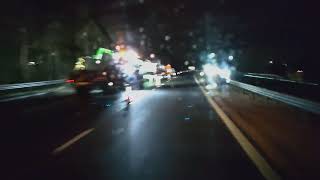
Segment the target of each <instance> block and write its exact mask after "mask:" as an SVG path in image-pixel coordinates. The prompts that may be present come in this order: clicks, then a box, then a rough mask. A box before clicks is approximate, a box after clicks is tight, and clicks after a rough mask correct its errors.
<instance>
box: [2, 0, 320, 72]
mask: <svg viewBox="0 0 320 180" xmlns="http://www.w3.org/2000/svg"><path fill="white" fill-rule="evenodd" d="M126 2H127V3H128V4H129V5H130V6H129V7H130V8H128V9H127V13H128V14H129V15H130V16H129V17H128V19H127V20H128V21H129V22H128V23H129V24H132V26H131V27H135V26H137V27H138V25H139V24H143V23H146V21H145V19H147V18H148V16H150V14H152V13H154V12H155V13H157V19H156V20H157V22H156V23H167V24H169V27H170V30H171V31H173V33H176V34H178V32H180V31H181V28H185V29H187V30H190V31H191V30H197V29H199V28H200V27H198V26H199V25H198V23H197V21H201V20H202V17H203V16H204V14H205V13H209V14H210V15H212V17H235V19H236V21H235V22H236V24H235V25H234V26H235V28H234V29H235V31H237V27H238V26H241V27H243V28H241V32H240V31H239V32H234V33H235V34H236V36H237V37H236V38H235V41H237V42H240V41H241V42H244V44H245V45H243V47H240V48H242V49H244V51H246V50H247V49H253V51H254V49H255V48H256V49H268V52H271V53H270V54H265V57H263V55H261V57H259V58H262V59H263V58H264V59H268V58H273V59H275V60H277V59H279V62H280V61H281V62H285V63H288V64H293V65H294V67H295V68H303V69H304V70H305V72H306V75H307V76H309V77H315V73H314V72H316V69H317V64H318V63H317V61H318V55H317V52H318V44H319V29H320V28H319V23H318V22H319V10H318V9H317V7H318V6H317V5H316V4H315V2H314V3H313V2H307V1H289V0H284V1H283V0H282V1H253V0H242V1H235V0H234V1H231V0H204V1H201V0H199V1H191V0H189V1H178V0H171V1H163V0H159V1H156V0H144V3H143V5H140V6H139V0H127V1H126ZM312 3H313V4H312ZM4 4H5V5H4ZM117 4H119V1H103V0H99V1H98V0H94V1H85V0H82V1H77V2H75V1H62V0H55V1H50V2H46V1H40V0H29V1H17V0H13V1H9V2H7V3H4V2H3V3H2V6H1V22H2V23H1V27H2V31H3V33H2V35H5V34H6V33H10V32H11V31H12V29H16V28H17V27H18V26H20V25H21V24H26V25H27V26H30V27H31V28H34V29H35V30H37V29H41V28H42V26H45V25H46V24H47V23H48V22H50V21H51V20H53V19H60V20H63V21H70V22H71V21H73V20H75V19H77V18H79V16H78V15H77V10H76V9H77V7H79V6H86V7H88V8H89V11H90V12H91V13H92V15H94V16H96V17H99V16H101V17H102V16H108V13H114V12H117V11H121V8H119V7H117ZM181 6H182V8H181ZM137 7H138V8H137ZM175 8H181V9H182V10H181V11H180V12H179V14H178V15H177V16H171V15H170V14H172V11H174V10H175ZM158 21H159V22H158ZM226 23H227V22H226ZM220 24H221V26H222V25H224V22H223V21H222V22H220ZM232 29H233V28H231V30H232ZM174 31H175V32H174ZM226 31H230V29H227V30H226ZM231 33H232V32H231ZM154 36H155V35H154ZM178 39H179V41H183V40H184V38H183V37H182V36H181V37H180V38H178ZM237 42H235V43H237ZM2 46H3V45H2ZM257 51H258V50H257ZM181 57H182V56H181ZM243 58H246V57H243ZM247 58H248V57H247ZM178 59H179V58H178ZM176 61H177V62H178V63H181V62H182V60H180V61H179V60H176ZM243 62H244V63H245V61H243ZM247 63H248V62H247ZM249 69H250V68H249Z"/></svg>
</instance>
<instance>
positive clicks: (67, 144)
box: [52, 128, 94, 155]
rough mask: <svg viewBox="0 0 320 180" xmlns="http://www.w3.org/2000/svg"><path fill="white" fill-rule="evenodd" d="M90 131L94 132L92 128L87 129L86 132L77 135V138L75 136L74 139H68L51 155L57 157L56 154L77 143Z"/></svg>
mask: <svg viewBox="0 0 320 180" xmlns="http://www.w3.org/2000/svg"><path fill="white" fill-rule="evenodd" d="M92 131H94V128H91V129H87V130H85V131H83V132H82V133H80V134H78V135H77V136H75V137H74V138H72V139H70V140H69V141H67V142H66V143H64V144H62V145H61V146H59V147H57V148H56V149H54V150H53V151H52V154H53V155H57V154H59V153H61V152H62V151H63V150H65V149H66V148H68V147H69V146H71V145H72V144H74V143H75V142H77V141H79V140H80V139H81V138H83V137H85V136H86V135H88V134H90V133H91V132H92Z"/></svg>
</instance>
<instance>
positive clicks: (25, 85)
mask: <svg viewBox="0 0 320 180" xmlns="http://www.w3.org/2000/svg"><path fill="white" fill-rule="evenodd" d="M64 82H65V80H64V79H59V80H53V81H38V82H29V83H17V84H3V85H0V91H7V90H15V89H22V88H32V87H40V86H48V85H57V84H62V83H64Z"/></svg>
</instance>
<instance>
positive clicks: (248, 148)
mask: <svg viewBox="0 0 320 180" xmlns="http://www.w3.org/2000/svg"><path fill="white" fill-rule="evenodd" d="M194 79H195V81H196V82H197V84H198V86H199V87H200V89H201V91H202V93H203V95H204V96H205V97H206V98H207V100H208V102H209V104H210V105H211V107H212V108H213V109H214V110H215V111H216V112H217V114H218V115H219V116H220V118H221V120H222V121H223V123H224V124H225V125H226V126H227V128H228V129H229V131H230V132H231V134H232V135H233V137H234V138H235V139H236V140H237V141H238V143H239V144H240V146H241V147H242V149H243V150H244V151H245V152H246V154H247V155H248V157H249V158H250V159H251V161H252V162H253V163H254V164H255V166H256V167H257V168H258V170H259V171H260V173H261V174H262V175H263V176H264V178H265V179H267V180H280V179H281V178H280V176H279V175H278V174H277V173H276V172H275V171H274V170H273V169H272V168H271V166H270V165H269V164H268V162H267V161H266V160H265V159H264V158H263V156H262V155H261V154H260V153H259V152H258V151H257V150H256V149H255V147H254V146H253V145H252V144H251V143H250V141H249V140H248V139H247V138H246V137H245V135H244V134H243V133H242V132H241V131H240V129H239V128H238V127H237V126H236V125H235V124H234V123H233V121H232V120H231V119H230V118H229V117H228V116H227V115H226V114H225V113H224V112H223V110H222V109H221V108H220V107H219V106H218V104H217V103H216V102H214V101H213V100H212V98H211V97H210V96H209V95H208V94H207V93H206V91H205V90H204V88H203V87H202V86H201V85H200V83H199V81H198V80H197V79H196V77H194Z"/></svg>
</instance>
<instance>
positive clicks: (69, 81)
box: [66, 79, 74, 83]
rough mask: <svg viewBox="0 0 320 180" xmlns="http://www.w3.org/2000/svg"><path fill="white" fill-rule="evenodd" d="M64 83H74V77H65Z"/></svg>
mask: <svg viewBox="0 0 320 180" xmlns="http://www.w3.org/2000/svg"><path fill="white" fill-rule="evenodd" d="M66 83H74V79H67V80H66Z"/></svg>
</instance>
